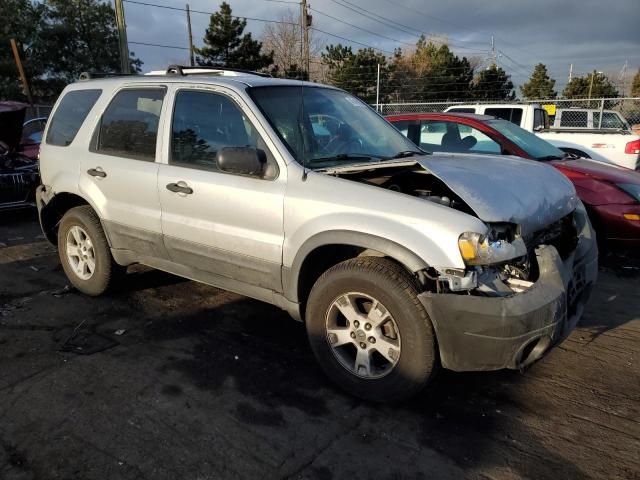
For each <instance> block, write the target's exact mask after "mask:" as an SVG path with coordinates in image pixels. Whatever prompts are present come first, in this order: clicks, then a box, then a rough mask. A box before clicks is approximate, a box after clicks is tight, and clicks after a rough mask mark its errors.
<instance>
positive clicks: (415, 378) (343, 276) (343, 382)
mask: <svg viewBox="0 0 640 480" xmlns="http://www.w3.org/2000/svg"><path fill="white" fill-rule="evenodd" d="M417 294H418V288H417V284H416V281H415V279H414V278H413V277H412V276H411V275H410V274H409V273H408V272H407V271H406V270H405V269H404V268H402V267H401V266H400V265H398V264H397V263H395V262H393V261H391V260H389V259H385V258H379V257H358V258H354V259H351V260H347V261H344V262H342V263H339V264H338V265H336V266H334V267H332V268H330V269H329V270H327V271H326V272H325V273H324V274H323V275H322V276H321V277H320V278H319V279H318V281H317V282H316V283H315V285H314V286H313V288H312V290H311V294H310V296H309V300H308V302H307V309H306V327H307V335H308V337H309V343H310V345H311V349H312V350H313V352H314V354H315V356H316V359H317V360H318V362H319V363H320V366H321V367H322V369H323V370H324V371H325V373H326V374H327V375H328V376H329V378H331V379H332V380H333V381H334V382H336V383H337V384H338V385H339V386H340V387H342V388H343V389H344V390H346V391H347V392H349V393H351V394H352V395H355V396H357V397H360V398H362V399H364V400H368V401H373V402H395V401H400V400H404V399H406V398H409V397H411V396H413V395H415V394H416V393H418V391H420V390H421V389H422V388H423V387H424V386H425V385H426V384H427V383H428V382H429V380H430V379H431V378H432V377H433V376H434V375H435V373H436V371H437V369H438V365H439V360H438V351H437V342H436V337H435V334H434V330H433V326H432V324H431V320H430V319H429V316H428V315H427V312H426V311H425V309H424V307H423V306H422V304H421V303H420V301H419V300H418V297H417ZM367 297H368V298H369V300H367ZM376 301H377V302H378V303H377V304H376V303H375V302H376ZM375 305H378V306H376V307H375V311H374V308H372V306H375ZM351 307H353V309H352V308H351ZM343 310H344V311H347V312H348V313H347V314H344V313H343ZM385 311H386V313H384V312H385ZM353 313H355V316H353V315H352V314H353ZM385 315H387V318H389V319H390V320H382V321H381V322H380V323H379V324H378V326H373V325H375V322H376V321H377V320H378V319H380V318H383V317H384V316H385ZM348 316H352V320H348V319H347V317H348ZM358 319H359V320H358ZM369 319H373V320H372V321H371V323H369ZM363 323H364V327H365V328H364V329H363V328H362V327H363V325H362V324H363ZM367 324H369V325H367ZM390 324H391V325H390ZM334 332H335V333H334ZM362 333H364V334H365V337H367V338H366V339H363V336H362ZM372 333H373V334H374V335H371V334H372ZM354 335H355V338H354ZM369 335H371V336H369ZM372 337H374V338H373V340H374V343H372V342H371V338H372ZM349 339H350V340H349ZM376 339H377V340H376ZM347 342H351V343H347ZM343 343H344V345H342V344H343ZM380 346H382V348H381V347H380ZM386 349H388V350H387V352H388V353H387V355H383V354H382V353H381V352H384V351H385V350H386ZM361 350H362V352H361ZM394 350H395V352H394ZM358 352H360V354H359V353H358ZM358 355H362V357H358ZM394 357H395V358H394ZM358 358H362V359H365V360H364V362H363V365H364V367H363V366H362V365H359V361H358V360H357V359H358ZM351 359H353V361H352V360H351ZM366 362H368V363H369V366H368V368H367V367H366ZM385 362H386V364H387V365H386V366H385V365H384V363H385ZM393 362H395V363H393Z"/></svg>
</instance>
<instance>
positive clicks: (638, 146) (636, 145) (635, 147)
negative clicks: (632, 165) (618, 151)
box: [624, 140, 640, 153]
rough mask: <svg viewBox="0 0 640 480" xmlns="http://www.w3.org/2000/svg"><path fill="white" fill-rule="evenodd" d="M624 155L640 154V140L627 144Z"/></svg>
mask: <svg viewBox="0 0 640 480" xmlns="http://www.w3.org/2000/svg"><path fill="white" fill-rule="evenodd" d="M624 153H640V140H634V141H633V142H629V143H627V145H626V146H625V147H624Z"/></svg>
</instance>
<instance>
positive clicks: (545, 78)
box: [520, 63, 557, 100]
mask: <svg viewBox="0 0 640 480" xmlns="http://www.w3.org/2000/svg"><path fill="white" fill-rule="evenodd" d="M555 84H556V81H555V80H554V79H552V78H550V77H549V74H548V73H547V66H546V65H545V64H544V63H539V64H537V65H536V67H535V69H534V70H533V73H532V74H531V77H529V81H528V82H526V83H525V84H524V85H522V86H521V87H520V91H521V92H522V95H523V96H524V98H527V99H529V100H533V99H547V98H556V96H557V93H556V92H555V91H554V90H553V87H554V86H555Z"/></svg>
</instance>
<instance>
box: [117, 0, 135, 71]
mask: <svg viewBox="0 0 640 480" xmlns="http://www.w3.org/2000/svg"><path fill="white" fill-rule="evenodd" d="M114 3H115V7H116V8H115V10H116V26H117V27H118V41H119V45H120V70H122V73H124V74H127V75H128V74H130V73H131V65H130V64H129V42H128V41H127V24H126V23H125V21H124V6H123V5H122V0H114Z"/></svg>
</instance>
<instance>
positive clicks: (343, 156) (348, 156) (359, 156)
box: [308, 153, 388, 164]
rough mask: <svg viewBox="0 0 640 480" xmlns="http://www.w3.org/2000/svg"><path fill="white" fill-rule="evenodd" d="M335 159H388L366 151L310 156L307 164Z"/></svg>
mask: <svg viewBox="0 0 640 480" xmlns="http://www.w3.org/2000/svg"><path fill="white" fill-rule="evenodd" d="M336 160H378V161H380V160H388V157H381V156H380V155H372V154H368V153H339V154H337V155H333V156H331V157H319V158H312V159H310V160H309V162H308V164H314V163H325V162H333V161H336Z"/></svg>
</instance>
